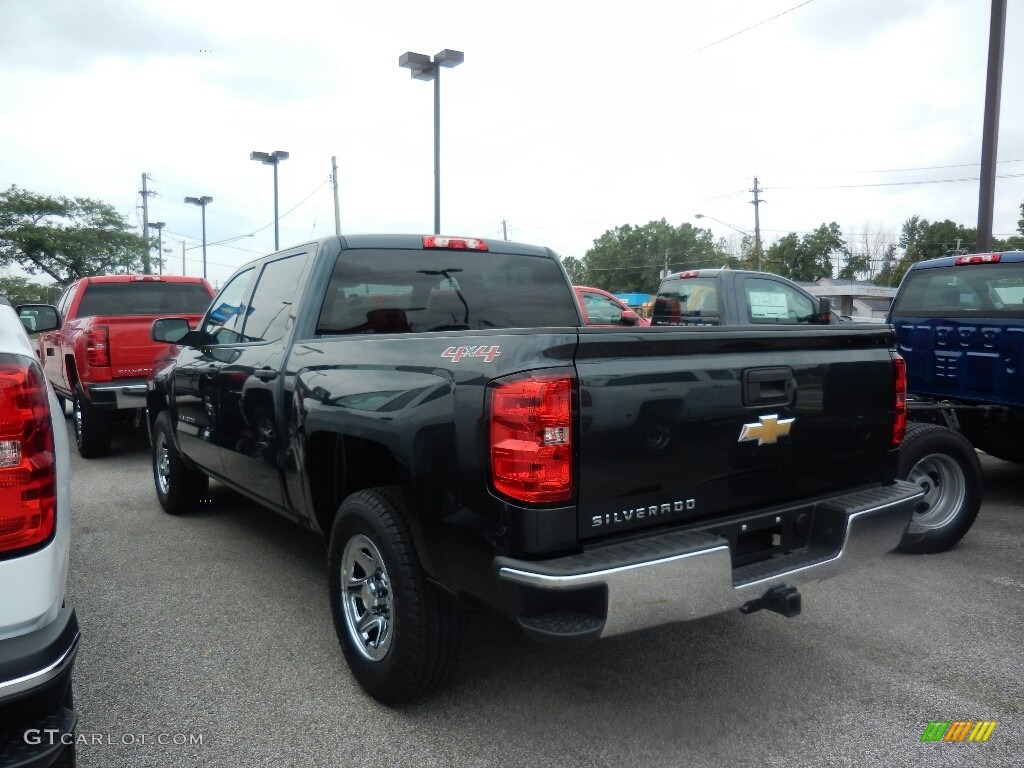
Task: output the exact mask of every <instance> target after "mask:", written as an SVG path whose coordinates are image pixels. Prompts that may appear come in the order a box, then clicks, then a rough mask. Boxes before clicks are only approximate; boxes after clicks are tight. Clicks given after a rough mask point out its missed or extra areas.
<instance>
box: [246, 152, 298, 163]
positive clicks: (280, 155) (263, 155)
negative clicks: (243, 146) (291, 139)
mask: <svg viewBox="0 0 1024 768" xmlns="http://www.w3.org/2000/svg"><path fill="white" fill-rule="evenodd" d="M288 157H289V155H288V153H287V152H283V151H281V150H277V151H276V152H250V153H249V159H250V160H256V161H258V162H261V163H263V164H264V165H277V164H278V163H279V162H280V161H281V160H287V159H288Z"/></svg>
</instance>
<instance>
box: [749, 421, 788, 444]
mask: <svg viewBox="0 0 1024 768" xmlns="http://www.w3.org/2000/svg"><path fill="white" fill-rule="evenodd" d="M758 419H759V420H760V421H759V423H757V424H744V425H743V429H742V430H740V439H739V440H738V441H737V442H740V443H746V442H748V441H750V440H757V444H758V445H764V444H765V443H777V442H778V441H779V438H780V437H782V436H783V435H788V434H789V428H790V427H791V426H793V421H794V420H793V419H782V420H780V419H779V417H778V416H759V417H758Z"/></svg>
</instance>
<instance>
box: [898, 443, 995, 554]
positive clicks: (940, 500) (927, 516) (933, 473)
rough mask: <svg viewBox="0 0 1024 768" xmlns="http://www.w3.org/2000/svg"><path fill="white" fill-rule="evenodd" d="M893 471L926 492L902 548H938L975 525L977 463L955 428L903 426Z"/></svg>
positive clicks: (931, 550) (922, 551)
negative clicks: (897, 463) (904, 430)
mask: <svg viewBox="0 0 1024 768" xmlns="http://www.w3.org/2000/svg"><path fill="white" fill-rule="evenodd" d="M897 474H898V476H899V478H900V479H902V480H907V481H909V482H911V483H916V484H917V485H919V486H920V487H921V489H922V490H923V491H924V497H923V498H921V499H920V500H919V501H918V502H917V504H916V505H915V507H914V514H913V517H912V518H911V520H910V524H909V525H908V526H907V531H906V533H904V534H903V540H902V541H901V542H900V546H899V549H900V550H901V551H903V552H911V553H915V554H930V553H934V552H942V551H944V550H947V549H949V548H950V547H952V546H953V545H954V544H956V543H957V542H958V541H960V539H962V538H963V537H964V534H966V533H967V531H969V530H970V529H971V526H972V525H974V520H975V518H977V516H978V510H979V509H980V507H981V464H980V462H979V461H978V456H977V454H976V453H975V451H974V447H973V446H972V445H971V444H970V442H969V441H968V440H967V438H965V437H964V436H963V435H961V434H960V433H959V432H954V431H953V430H951V429H947V428H946V427H940V426H937V425H934V424H909V425H907V433H906V436H905V437H904V439H903V444H902V445H901V446H900V456H899V471H898V473H897Z"/></svg>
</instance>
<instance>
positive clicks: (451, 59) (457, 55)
mask: <svg viewBox="0 0 1024 768" xmlns="http://www.w3.org/2000/svg"><path fill="white" fill-rule="evenodd" d="M465 58H466V57H465V54H464V53H463V52H462V51H453V50H451V49H449V48H445V49H444V50H443V51H441V52H440V53H435V54H434V58H433V60H431V58H430V57H429V56H427V55H426V54H423V53H413V52H412V51H406V52H405V53H403V54H402V55H401V56H399V57H398V66H400V67H405V68H406V69H409V70H412V71H411V72H410V73H409V74H411V75H412V78H413V80H433V81H434V234H435V235H439V234H441V67H449V68H450V67H457V66H459V64H461V63H462V62H463V60H465Z"/></svg>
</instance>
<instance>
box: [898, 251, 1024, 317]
mask: <svg viewBox="0 0 1024 768" xmlns="http://www.w3.org/2000/svg"><path fill="white" fill-rule="evenodd" d="M978 315H984V316H986V317H1014V318H1021V317H1024V264H1006V263H1003V264H967V265H963V266H957V267H940V268H936V269H919V270H913V271H911V272H908V273H907V277H906V279H905V281H904V284H903V286H902V287H901V288H900V291H899V294H898V295H897V296H896V301H895V302H894V303H893V306H892V316H893V317H894V318H896V317H922V318H932V317H976V316H978Z"/></svg>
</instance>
